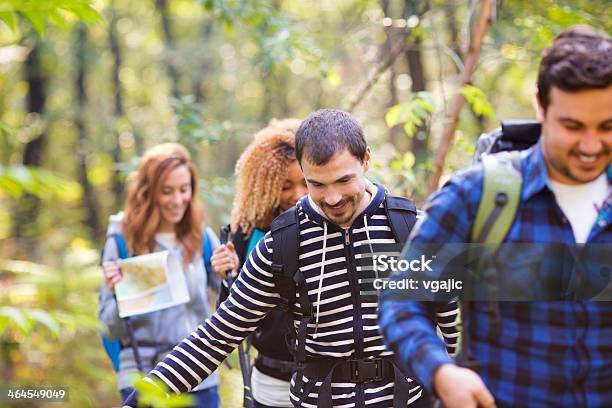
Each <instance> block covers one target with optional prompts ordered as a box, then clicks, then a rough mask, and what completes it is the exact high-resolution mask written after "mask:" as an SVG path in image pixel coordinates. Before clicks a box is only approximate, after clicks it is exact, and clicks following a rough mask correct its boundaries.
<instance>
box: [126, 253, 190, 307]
mask: <svg viewBox="0 0 612 408" xmlns="http://www.w3.org/2000/svg"><path fill="white" fill-rule="evenodd" d="M118 262H119V267H120V268H121V272H122V273H123V279H121V281H120V282H119V283H118V284H117V286H116V287H115V294H116V296H117V305H118V307H119V317H128V316H135V315H139V314H143V313H150V312H155V311H157V310H162V309H166V308H169V307H172V306H176V305H180V304H182V303H186V302H188V301H189V292H188V291H187V284H186V282H185V275H184V273H183V268H182V266H181V263H180V262H179V260H178V258H177V257H176V256H174V255H172V254H171V253H170V252H168V251H162V252H154V253H152V254H147V255H140V256H135V257H132V258H127V259H121V260H119V261H118Z"/></svg>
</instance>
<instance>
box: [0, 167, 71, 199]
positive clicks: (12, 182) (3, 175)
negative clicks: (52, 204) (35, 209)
mask: <svg viewBox="0 0 612 408" xmlns="http://www.w3.org/2000/svg"><path fill="white" fill-rule="evenodd" d="M2 192H4V193H6V194H8V195H9V196H11V197H13V198H19V197H20V196H21V195H22V194H23V193H24V192H27V193H30V194H32V195H34V196H36V197H39V198H40V199H42V200H47V201H48V200H52V199H55V198H57V199H60V200H62V201H76V200H78V199H79V198H80V197H81V194H82V191H81V186H80V184H78V183H76V182H74V181H70V180H67V179H65V178H64V177H61V176H58V175H57V174H55V173H53V172H50V171H48V170H44V169H40V168H36V167H29V166H20V165H15V166H8V167H6V166H0V193H2Z"/></svg>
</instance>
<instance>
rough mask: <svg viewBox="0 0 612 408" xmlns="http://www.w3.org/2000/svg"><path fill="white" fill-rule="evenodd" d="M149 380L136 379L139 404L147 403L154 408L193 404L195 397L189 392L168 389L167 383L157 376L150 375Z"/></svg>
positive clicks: (174, 407)
mask: <svg viewBox="0 0 612 408" xmlns="http://www.w3.org/2000/svg"><path fill="white" fill-rule="evenodd" d="M149 379H150V380H151V381H153V382H154V384H153V383H151V382H149V381H145V380H144V379H139V380H138V381H136V383H135V385H134V388H135V389H136V391H137V393H138V403H139V405H147V406H151V407H153V408H162V407H171V408H179V407H188V406H191V405H193V403H194V397H193V396H191V395H189V394H180V395H176V394H174V393H172V392H170V391H169V390H168V387H167V386H166V384H164V383H163V382H161V381H160V380H158V379H157V378H155V377H149Z"/></svg>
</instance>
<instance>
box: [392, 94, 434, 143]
mask: <svg viewBox="0 0 612 408" xmlns="http://www.w3.org/2000/svg"><path fill="white" fill-rule="evenodd" d="M434 106H435V104H434V100H433V96H432V94H431V93H430V92H417V93H415V94H414V95H412V96H411V97H410V99H409V100H408V101H406V102H403V103H400V104H397V105H394V106H392V107H391V108H389V110H388V111H387V114H386V115H385V122H386V123H387V126H389V127H394V126H396V125H399V124H403V125H404V131H405V132H406V134H407V135H408V136H409V137H412V136H413V135H414V132H415V131H416V130H417V129H418V128H419V127H420V126H422V125H423V124H424V123H425V121H426V120H428V119H429V118H431V113H432V112H433V111H434Z"/></svg>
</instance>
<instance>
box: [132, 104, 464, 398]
mask: <svg viewBox="0 0 612 408" xmlns="http://www.w3.org/2000/svg"><path fill="white" fill-rule="evenodd" d="M296 156H297V158H298V160H299V162H300V165H301V166H302V170H303V172H304V176H305V178H306V182H307V186H308V191H309V194H308V196H306V197H304V198H302V199H301V200H300V201H299V202H298V204H297V205H296V208H295V209H292V210H289V211H296V212H297V223H298V224H299V237H297V242H298V243H299V245H298V246H299V250H298V252H299V262H298V266H299V272H300V274H301V275H302V276H303V282H304V283H303V285H304V286H303V292H300V293H305V294H306V295H305V296H306V297H307V298H308V303H309V304H310V305H311V307H310V311H309V313H310V314H306V315H307V316H308V315H309V316H311V318H310V319H308V321H307V324H306V325H301V322H300V318H301V317H302V316H304V315H305V313H304V310H302V304H303V302H302V303H300V302H299V300H300V299H299V298H300V296H299V293H298V296H297V297H298V299H297V300H298V301H297V302H296V303H295V305H292V306H294V307H292V308H291V310H292V312H293V313H292V318H293V325H294V327H295V328H300V327H301V328H302V329H303V331H304V334H303V335H304V340H305V346H304V350H303V352H304V354H305V360H306V361H305V364H304V366H303V367H302V369H301V370H299V371H298V373H296V374H294V375H293V378H292V381H291V390H290V391H291V400H292V403H293V404H294V406H296V407H312V408H315V407H322V406H329V407H331V406H342V407H356V408H359V407H364V406H366V405H367V406H368V407H372V408H378V407H394V408H395V407H398V406H406V405H409V404H411V405H412V406H430V404H431V402H430V399H429V396H428V395H427V393H426V392H425V391H424V390H423V388H422V387H421V386H420V385H419V384H418V383H417V382H416V381H415V380H413V379H410V378H407V375H406V374H405V373H404V374H403V373H401V372H400V371H399V370H397V369H396V368H395V365H394V364H393V359H392V356H393V353H392V352H391V351H390V350H389V349H388V348H387V347H386V346H385V344H384V342H383V339H382V336H381V334H380V331H379V328H378V318H377V313H378V293H377V291H375V290H372V284H371V281H372V280H373V279H372V277H373V276H374V275H373V272H375V271H373V270H372V262H371V259H372V255H373V254H374V253H376V252H380V251H388V250H389V246H396V245H397V244H398V243H397V242H396V239H395V235H394V233H393V231H392V228H391V227H392V225H390V221H389V219H388V217H387V214H388V213H389V212H388V210H387V208H386V207H387V199H388V194H387V191H386V189H385V188H384V187H383V186H381V185H377V184H374V183H371V182H370V181H368V180H367V179H366V178H365V172H366V171H367V170H368V167H369V165H370V156H371V152H370V148H369V147H368V146H367V144H366V141H365V138H364V136H363V131H362V129H361V126H360V125H359V124H358V123H357V121H356V120H355V119H354V118H353V117H352V116H351V115H350V114H348V113H346V112H342V111H337V110H330V109H326V110H320V111H317V112H314V113H313V114H311V115H310V116H309V117H308V118H306V120H304V122H303V123H302V125H301V126H300V128H299V130H298V132H297V134H296ZM273 230H274V228H273ZM400 244H401V243H400ZM273 248H274V242H273V234H271V233H268V234H266V235H265V236H264V238H262V239H261V240H260V241H259V243H258V245H257V247H256V248H255V249H254V250H253V251H252V252H251V254H250V256H249V258H248V260H247V261H246V262H245V264H244V267H243V269H242V271H241V273H240V275H239V277H238V279H237V280H236V282H235V283H234V285H233V287H232V290H231V292H230V296H229V298H228V299H227V300H226V301H225V302H223V303H222V304H221V305H220V306H219V308H218V310H217V311H216V313H215V314H214V315H213V316H212V317H211V318H210V319H208V320H207V321H206V322H205V323H204V324H203V325H200V326H199V327H198V329H197V330H196V331H194V332H193V333H192V334H191V335H190V336H189V337H188V338H186V339H185V340H183V341H182V342H181V343H180V344H179V345H177V346H176V347H175V348H174V350H173V351H172V352H171V353H170V354H168V355H167V356H166V357H165V358H164V359H163V361H162V362H160V363H159V364H158V365H157V366H156V367H155V369H154V370H152V371H151V372H150V373H149V376H150V377H156V378H157V379H159V380H161V381H163V382H164V383H165V384H167V386H168V387H169V388H170V389H172V390H173V391H174V392H176V393H181V392H186V391H189V390H190V389H192V388H193V387H195V386H196V385H197V384H198V383H200V382H201V381H203V380H204V378H206V377H207V376H208V375H210V373H212V372H213V371H214V370H215V369H216V368H217V366H218V365H219V364H221V362H222V361H223V359H225V358H226V357H227V355H228V354H229V353H231V351H232V350H233V349H234V348H235V347H236V346H237V345H238V344H239V343H240V342H241V341H243V340H244V338H245V337H246V336H248V335H249V334H250V333H252V332H253V331H254V330H255V329H256V327H257V325H258V323H259V322H260V321H261V319H262V318H263V317H264V316H265V315H266V313H267V312H268V311H270V310H272V309H273V308H274V307H275V306H277V305H279V304H281V302H282V300H283V299H281V295H280V291H279V288H278V287H277V284H276V283H275V282H277V281H275V279H274V275H273V268H272V265H273V260H274V253H273ZM287 250H288V251H291V250H294V251H295V249H292V248H288V249H287ZM277 255H278V254H277ZM368 260H369V262H368ZM302 300H303V299H302ZM435 313H437V316H438V321H439V323H440V329H441V332H442V334H443V336H445V338H446V340H447V344H448V347H449V353H451V354H452V353H453V352H454V347H455V342H456V339H457V330H456V328H455V326H454V322H455V318H456V314H457V308H456V305H455V304H454V303H451V304H442V305H441V306H440V307H439V308H438V309H437V310H436V311H435V312H434V314H435ZM301 331H302V330H300V332H301ZM299 338H300V334H298V343H299ZM298 351H299V350H298ZM298 375H299V378H298ZM126 405H127V406H131V407H136V406H137V403H136V396H135V394H132V395H131V396H130V397H129V398H128V399H127V400H126Z"/></svg>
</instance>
